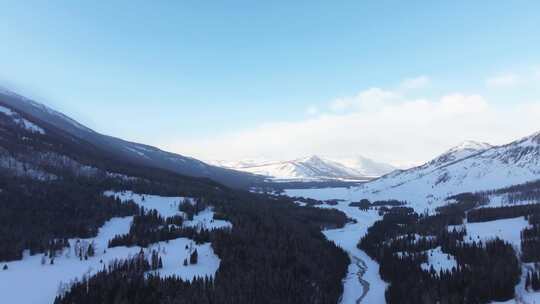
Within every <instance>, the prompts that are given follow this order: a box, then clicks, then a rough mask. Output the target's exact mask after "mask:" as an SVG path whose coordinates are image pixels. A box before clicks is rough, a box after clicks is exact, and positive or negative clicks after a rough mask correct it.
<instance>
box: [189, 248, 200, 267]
mask: <svg viewBox="0 0 540 304" xmlns="http://www.w3.org/2000/svg"><path fill="white" fill-rule="evenodd" d="M198 259H199V254H198V253H197V249H195V250H194V251H193V253H192V254H191V256H190V257H189V263H190V264H197V262H198Z"/></svg>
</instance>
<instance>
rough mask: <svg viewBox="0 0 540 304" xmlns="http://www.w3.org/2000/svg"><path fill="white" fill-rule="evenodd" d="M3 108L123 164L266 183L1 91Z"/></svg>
mask: <svg viewBox="0 0 540 304" xmlns="http://www.w3.org/2000/svg"><path fill="white" fill-rule="evenodd" d="M0 106H2V108H0V110H3V111H4V114H6V113H7V111H12V112H15V113H17V114H16V115H18V116H21V115H23V116H25V117H26V118H25V120H26V121H28V122H31V123H32V124H33V125H35V126H38V127H39V128H40V129H42V130H45V131H46V130H47V129H54V130H56V131H57V133H64V135H69V136H71V137H74V138H76V139H78V140H81V141H84V142H85V143H86V144H87V145H90V146H92V147H93V149H97V150H100V151H101V152H102V153H103V154H105V155H107V157H108V158H110V159H114V160H117V161H120V162H123V163H132V164H135V165H140V166H145V167H151V168H159V169H163V170H168V171H171V172H174V173H178V174H182V175H187V176H194V177H206V178H210V179H213V180H215V181H218V182H221V183H223V184H225V185H228V186H231V187H242V188H247V187H249V186H252V185H254V184H257V183H261V182H263V181H264V179H263V178H262V177H260V176H255V175H253V174H249V173H245V172H237V171H233V170H229V169H224V168H220V167H216V166H212V165H208V164H206V163H204V162H201V161H199V160H196V159H193V158H190V157H185V156H182V155H178V154H174V153H170V152H166V151H162V150H160V149H158V148H155V147H152V146H148V145H143V144H138V143H134V142H129V141H125V140H122V139H119V138H115V137H111V136H107V135H102V134H99V133H97V132H95V131H93V130H91V129H89V128H87V127H85V126H83V125H81V124H80V123H78V122H76V121H75V120H73V119H71V118H69V117H67V116H65V115H64V114H62V113H60V112H57V111H55V110H52V109H50V108H48V107H46V106H45V105H42V104H40V103H37V102H35V101H32V100H30V99H27V98H25V97H23V96H20V95H18V94H15V93H12V92H9V91H6V90H0ZM23 124H24V121H23ZM29 127H31V126H29ZM45 131H44V132H45Z"/></svg>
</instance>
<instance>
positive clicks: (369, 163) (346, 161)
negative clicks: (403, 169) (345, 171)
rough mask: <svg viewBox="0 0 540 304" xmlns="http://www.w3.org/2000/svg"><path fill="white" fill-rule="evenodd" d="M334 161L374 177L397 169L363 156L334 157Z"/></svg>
mask: <svg viewBox="0 0 540 304" xmlns="http://www.w3.org/2000/svg"><path fill="white" fill-rule="evenodd" d="M334 161H335V162H338V163H340V164H343V165H345V166H347V167H349V168H351V169H354V170H355V171H357V172H359V173H360V174H361V175H363V176H368V177H372V178H375V177H379V176H383V175H385V174H388V173H390V172H392V171H394V170H396V169H397V168H396V167H394V166H392V165H389V164H385V163H381V162H376V161H374V160H371V159H369V158H366V157H363V156H356V157H354V158H343V159H334Z"/></svg>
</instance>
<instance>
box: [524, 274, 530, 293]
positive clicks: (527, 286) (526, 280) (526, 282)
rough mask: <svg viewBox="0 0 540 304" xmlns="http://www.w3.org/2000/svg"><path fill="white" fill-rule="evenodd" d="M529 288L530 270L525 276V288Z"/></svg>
mask: <svg viewBox="0 0 540 304" xmlns="http://www.w3.org/2000/svg"><path fill="white" fill-rule="evenodd" d="M530 289H531V272H530V271H529V272H528V273H527V278H526V279H525V290H527V291H528V290H530Z"/></svg>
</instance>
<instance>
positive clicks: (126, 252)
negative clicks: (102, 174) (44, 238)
mask: <svg viewBox="0 0 540 304" xmlns="http://www.w3.org/2000/svg"><path fill="white" fill-rule="evenodd" d="M105 195H108V196H113V197H118V198H119V199H121V200H122V201H127V200H133V201H134V202H135V203H137V204H138V205H140V206H144V207H145V208H147V209H156V210H157V211H158V212H159V214H160V215H161V216H164V217H167V216H174V215H178V214H180V212H179V211H178V205H179V204H181V203H186V202H189V201H190V200H191V199H186V198H182V197H161V196H155V195H144V194H135V193H132V192H129V191H127V192H119V193H117V192H106V193H105ZM132 221H133V217H131V216H130V217H123V218H112V219H111V220H109V221H107V222H106V223H105V225H104V226H103V227H101V228H100V229H99V232H98V235H97V236H96V237H95V238H90V239H70V240H69V244H70V246H69V247H67V248H64V249H62V250H61V251H59V252H56V256H55V257H54V258H53V259H52V260H53V261H52V262H51V258H49V257H46V255H45V254H37V255H29V254H25V256H24V258H23V259H22V260H20V261H12V262H7V263H2V266H3V265H6V267H7V270H4V271H0V282H1V283H0V303H21V304H39V303H43V304H46V303H47V304H48V303H52V302H53V301H54V298H55V297H56V295H57V294H58V293H60V292H63V291H66V290H67V289H69V286H70V283H72V282H75V281H77V280H81V279H82V277H83V276H86V277H89V276H91V275H93V274H95V273H96V272H98V271H100V270H102V269H103V268H104V267H106V266H107V265H108V264H109V263H111V262H114V261H115V260H118V259H126V258H129V257H133V256H135V255H137V254H138V253H139V252H140V251H141V247H138V246H133V247H125V246H118V247H113V248H108V242H109V240H111V239H112V238H113V237H115V236H116V235H121V234H126V233H128V232H129V229H130V225H131V222H132ZM184 225H186V226H190V227H201V228H205V229H223V228H231V227H232V225H231V223H229V222H227V221H223V220H214V219H213V212H212V210H211V209H207V210H204V211H203V212H201V213H199V214H198V215H196V216H195V217H194V218H193V220H192V221H186V222H184ZM78 244H92V245H93V247H94V248H95V255H94V256H89V257H88V259H82V258H80V257H78V256H77V252H76V251H77V249H76V248H78V247H79V245H78ZM83 247H84V245H83ZM186 248H187V249H186ZM142 250H144V251H145V253H146V254H145V255H146V256H147V257H149V256H150V253H151V251H152V250H156V251H157V252H159V255H160V257H161V258H162V259H163V268H162V269H159V270H156V271H154V273H157V274H158V275H160V276H162V277H169V276H178V277H180V278H182V279H184V280H192V279H193V278H195V277H204V276H209V277H212V276H214V274H215V273H216V271H217V270H218V268H219V264H220V259H219V257H218V256H216V255H215V254H214V251H213V249H212V246H211V245H210V243H204V244H200V245H197V244H195V242H194V241H193V240H191V239H188V238H178V239H175V240H171V241H168V242H159V243H155V244H152V245H150V246H149V247H148V248H144V249H142ZM193 250H197V252H198V258H199V261H198V263H197V264H194V265H187V266H184V265H183V264H182V261H183V260H184V259H186V258H188V257H189V254H190V252H192V251H193ZM28 286H31V287H32V291H31V292H21V291H23V290H25V289H26V288H27V287H28Z"/></svg>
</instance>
